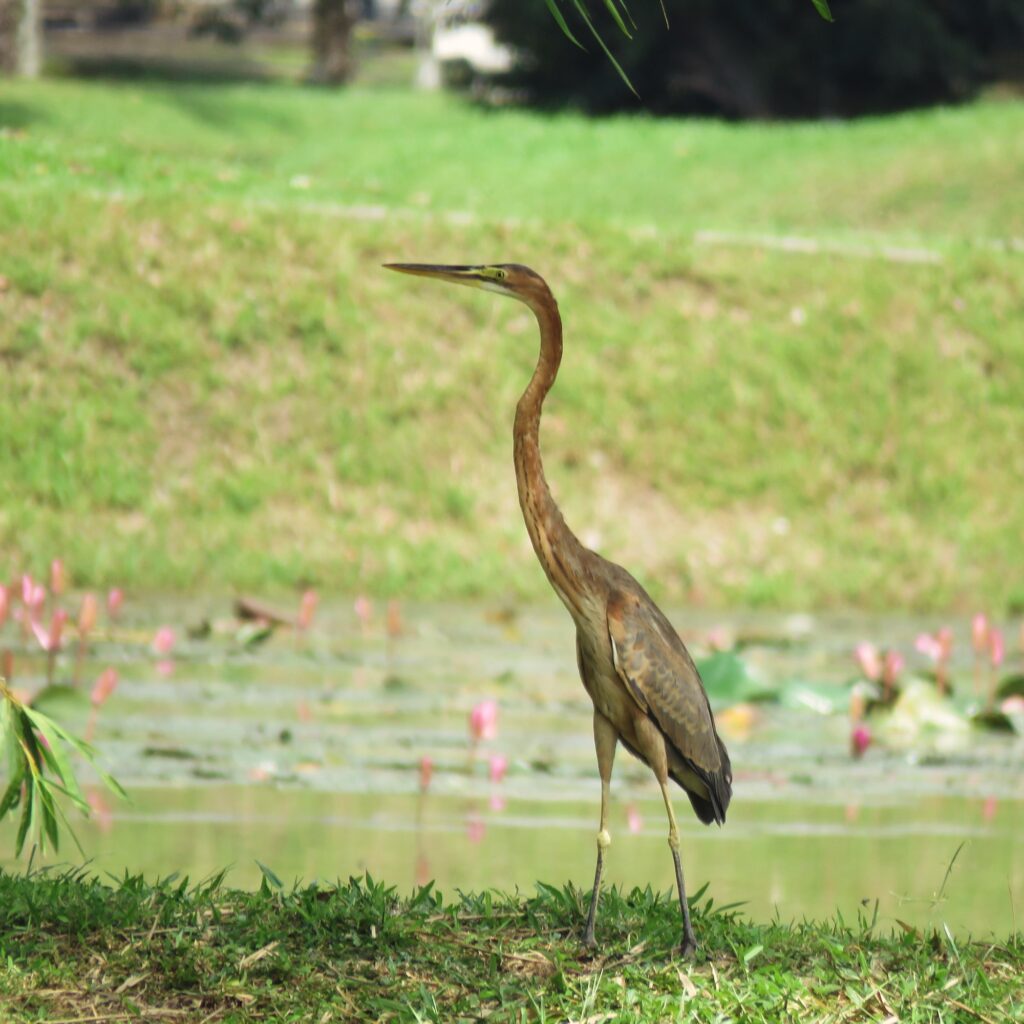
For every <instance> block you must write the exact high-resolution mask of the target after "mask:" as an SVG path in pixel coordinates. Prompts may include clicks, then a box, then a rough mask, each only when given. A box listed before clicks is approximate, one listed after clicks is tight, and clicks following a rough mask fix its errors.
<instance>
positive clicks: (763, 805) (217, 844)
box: [0, 608, 1024, 935]
mask: <svg viewBox="0 0 1024 1024" xmlns="http://www.w3.org/2000/svg"><path fill="white" fill-rule="evenodd" d="M345 612H346V609H336V610H335V616H336V618H335V619H334V620H332V619H331V616H330V615H329V614H328V616H327V617H326V621H325V619H324V618H323V617H321V619H320V620H319V622H318V628H317V630H315V631H314V633H313V635H312V636H311V637H310V638H309V639H308V641H306V644H305V646H296V644H295V643H294V642H293V641H292V640H291V639H290V638H281V639H279V640H275V641H273V642H272V643H271V644H270V645H269V646H267V647H265V648H263V649H260V650H258V651H256V652H247V651H245V650H243V649H242V648H240V647H237V646H232V645H231V644H230V643H229V642H225V641H217V640H204V641H202V642H199V641H193V642H191V643H186V644H181V645H179V647H178V648H177V649H176V651H175V654H176V659H175V662H174V665H173V670H172V671H171V672H170V673H169V674H168V673H167V670H166V666H165V667H164V669H163V670H162V671H157V669H156V667H155V666H154V665H152V664H151V663H150V660H149V659H148V658H147V659H146V660H139V654H138V651H137V649H136V650H132V649H129V648H128V647H126V646H125V645H120V646H118V645H114V644H108V645H107V646H106V648H104V645H103V644H102V643H97V644H96V647H95V649H94V651H93V654H92V656H93V659H94V662H95V665H96V668H95V672H98V671H99V668H100V667H102V665H104V664H107V663H110V662H111V661H113V662H116V663H117V667H118V671H119V674H120V680H121V682H120V685H119V688H118V690H117V692H116V695H115V696H114V697H113V698H112V699H111V700H110V702H109V704H108V705H107V706H106V707H105V708H104V709H103V713H102V715H101V717H100V721H99V723H98V726H97V733H96V743H97V745H98V746H99V747H100V749H101V750H102V751H103V753H104V757H105V760H106V763H107V765H108V766H109V767H110V768H111V769H112V770H113V771H114V773H115V774H116V775H117V776H118V777H119V778H120V779H121V781H122V782H123V783H124V784H125V785H126V786H127V788H128V789H129V790H130V791H131V794H132V797H133V802H132V803H131V804H130V805H124V804H120V803H117V802H116V801H115V800H114V798H113V797H111V796H109V795H106V794H103V793H101V792H99V791H96V790H93V791H92V792H91V799H92V802H93V803H94V808H95V811H96V814H95V816H94V819H93V821H91V822H90V823H88V824H85V825H82V826H81V827H79V828H78V832H79V836H80V838H81V841H82V844H83V846H84V848H85V850H86V853H87V855H88V857H89V858H90V859H91V861H92V863H93V866H94V867H95V868H96V870H98V871H109V872H111V873H112V874H115V875H116V874H121V873H122V872H123V871H124V870H128V871H131V872H140V871H141V872H144V873H146V874H147V875H150V876H152V875H157V874H161V875H166V874H170V873H171V872H181V873H188V874H189V875H191V876H192V877H193V878H194V879H197V878H199V877H201V876H204V875H207V874H211V873H213V872H215V871H217V870H219V869H221V868H223V867H225V866H227V865H231V866H232V870H231V872H230V874H229V882H230V883H231V884H235V885H242V886H248V885H255V884H258V882H259V879H260V875H259V870H258V868H257V866H256V861H257V860H259V861H261V862H263V863H264V864H267V865H268V866H269V867H271V868H272V869H273V870H274V871H275V873H276V874H278V875H279V876H280V877H282V878H285V879H289V880H290V879H302V880H304V881H311V880H313V879H319V880H321V881H331V880H333V879H335V878H338V877H341V878H344V877H347V876H348V875H350V874H353V873H360V872H362V871H365V870H368V871H370V872H371V873H372V874H373V875H374V876H376V877H380V878H383V879H385V880H387V881H389V882H393V883H395V884H397V885H399V887H400V888H402V889H405V890H408V889H410V888H411V887H412V886H413V885H414V884H417V883H423V882H425V881H426V880H428V879H431V878H433V879H436V880H437V883H438V885H439V887H440V888H441V889H442V890H443V891H445V892H448V893H451V892H453V891H454V890H455V889H460V888H461V889H479V888H488V887H497V888H502V889H507V888H512V887H515V886H518V887H520V888H521V889H523V890H525V891H532V886H533V882H534V881H535V880H536V879H542V880H544V881H550V882H555V883H560V882H561V881H563V880H565V879H571V880H573V881H574V882H575V883H576V884H577V885H579V886H581V887H586V886H587V885H588V884H589V881H590V879H592V877H593V874H592V873H593V856H594V832H595V830H596V819H597V812H598V792H599V787H598V783H597V775H596V768H595V764H594V754H593V745H592V739H591V735H590V713H589V704H588V701H587V698H586V696H585V694H584V693H583V691H582V688H581V686H580V684H579V682H578V680H577V678H576V675H575V661H574V657H573V646H572V632H571V624H570V623H569V622H568V620H566V619H565V618H564V616H563V615H562V614H560V610H559V609H553V610H552V611H551V612H550V613H543V614H542V613H538V612H528V613H522V614H518V615H509V614H502V615H492V616H490V617H485V616H484V615H483V614H481V612H479V611H476V610H469V609H444V608H440V609H439V608H427V609H411V608H406V609H403V615H402V623H403V630H404V633H403V635H401V636H399V637H395V636H393V635H391V636H389V635H388V633H387V631H386V630H384V629H383V628H381V630H380V632H379V634H378V633H377V632H375V631H374V629H373V625H372V622H369V623H368V622H366V621H362V620H363V618H364V617H363V616H360V622H359V623H358V625H355V626H353V625H352V624H351V623H346V620H345ZM347 612H348V615H349V617H350V618H351V609H350V608H349V609H347ZM161 614H162V615H163V616H164V619H165V620H168V619H169V620H170V621H175V622H184V621H188V615H187V614H185V613H182V612H181V611H180V610H176V609H171V610H169V611H163V612H162V613H161ZM174 615H176V616H177V618H169V617H170V616H174ZM675 618H676V621H677V622H680V623H683V622H687V621H690V622H692V621H693V619H692V617H690V616H686V615H677V616H675ZM147 621H149V622H152V621H154V615H153V614H152V613H151V614H150V615H148V616H147ZM717 621H718V620H717V619H716V620H711V619H709V618H707V617H705V618H704V620H703V621H701V622H699V623H697V626H698V628H700V629H706V628H708V627H709V626H711V625H713V624H714V623H715V622H717ZM730 626H731V628H732V629H734V630H737V629H739V630H742V629H745V628H748V629H753V630H754V631H755V632H756V633H757V634H758V636H760V637H762V638H763V642H761V643H759V644H755V645H753V646H752V647H750V648H748V651H747V656H748V657H749V659H750V660H751V662H752V663H753V664H754V665H755V666H756V668H757V670H758V671H760V672H762V673H763V674H766V675H769V676H772V677H775V678H786V679H802V680H811V681H813V682H815V683H816V684H818V685H819V686H820V685H821V684H832V685H834V686H836V687H837V690H838V688H839V687H840V686H841V685H842V684H843V683H844V682H845V681H846V680H847V679H848V678H849V676H850V661H849V651H850V648H851V647H852V645H853V643H854V642H855V641H856V640H858V639H861V638H862V637H863V636H864V635H873V636H875V637H876V638H878V637H880V638H881V639H882V640H883V641H884V642H885V643H887V644H891V645H897V644H899V643H901V642H903V643H906V644H907V646H908V647H909V644H910V639H909V638H911V637H912V635H913V633H914V630H915V624H913V623H903V624H901V623H895V624H894V623H891V622H885V623H879V622H874V623H869V622H866V621H864V620H846V621H838V620H837V621H834V622H831V623H828V624H827V627H822V625H821V624H820V623H814V622H811V621H808V620H802V619H798V620H785V619H782V618H774V619H767V618H766V619H759V620H753V622H752V623H751V622H746V623H744V622H733V623H731V624H730ZM869 631H870V632H869ZM393 632H396V631H393ZM965 646H966V645H965ZM95 672H94V673H93V674H95ZM963 679H964V683H965V685H967V686H970V685H971V680H970V675H969V673H965V674H963ZM17 683H18V685H22V686H24V685H26V680H25V678H24V676H23V677H22V678H19V679H18V680H17ZM484 698H493V699H494V700H496V701H497V702H498V706H499V708H500V717H499V722H498V732H497V735H496V736H494V737H493V738H487V739H482V740H481V741H480V742H479V744H478V745H476V746H475V747H474V748H471V746H470V743H469V737H468V733H467V720H468V717H469V713H470V709H471V708H472V707H473V705H474V704H476V703H477V702H479V701H480V700H482V699H484ZM712 698H713V700H714V694H712ZM62 713H63V715H64V717H65V718H66V719H70V720H71V721H70V724H72V726H75V727H77V726H78V725H84V722H85V717H86V715H87V710H86V709H85V707H84V706H83V707H80V708H75V707H74V706H71V707H69V708H65V709H63V712H62ZM76 716H77V718H78V719H79V721H78V722H76V721H75V719H76ZM720 717H721V718H722V720H723V725H724V727H725V728H727V729H728V730H729V731H730V733H731V735H730V737H729V743H730V748H731V750H732V754H733V762H734V766H735V769H736V787H735V797H734V801H733V804H732V806H731V807H730V811H729V821H728V823H727V825H726V826H725V827H724V828H723V829H717V828H712V829H706V828H704V827H702V826H701V825H700V824H699V823H697V822H696V821H695V820H694V819H693V818H692V817H691V816H690V813H689V808H688V806H687V804H686V800H685V797H683V795H682V793H680V794H679V796H678V800H677V808H678V810H679V812H680V819H681V821H680V823H681V827H682V830H683V834H682V840H683V853H684V863H685V866H686V871H687V877H688V878H689V879H690V880H691V885H692V887H693V889H696V887H697V886H698V885H700V884H702V883H703V882H704V881H705V880H707V881H710V883H711V885H710V889H709V893H710V894H711V895H712V896H713V897H714V899H715V902H716V903H719V904H721V903H731V902H738V901H742V902H744V903H745V904H746V908H745V909H746V912H748V913H750V914H751V915H752V916H754V917H757V918H760V919H766V918H768V917H771V916H776V915H777V916H778V917H779V918H781V919H782V920H791V919H794V918H797V919H798V918H801V917H804V916H807V917H823V916H828V915H831V914H833V913H835V912H836V911H837V910H838V911H839V912H841V913H842V914H843V916H844V917H845V918H847V919H848V920H850V919H853V918H854V917H855V916H856V914H857V912H858V910H859V909H861V908H862V906H863V904H862V901H868V902H869V903H870V909H869V910H868V913H870V912H872V911H873V907H874V901H875V900H876V899H877V900H878V902H879V914H880V919H881V920H882V922H883V923H885V924H888V925H890V926H894V925H895V921H896V919H900V920H903V921H907V922H910V923H914V924H918V925H932V924H935V925H937V924H940V923H943V922H945V923H948V924H950V926H951V927H954V928H957V929H959V930H961V931H968V930H969V931H972V932H973V933H975V934H977V935H988V934H991V933H995V934H997V935H999V934H1004V933H1006V932H1008V931H1009V930H1010V929H1012V928H1014V927H1018V926H1019V922H1018V921H1017V919H1016V915H1017V914H1018V912H1019V913H1020V916H1021V917H1022V918H1024V777H1022V773H1021V767H1022V765H1024V754H1022V748H1021V743H1020V741H1018V740H1016V739H1014V738H1013V737H1008V736H992V737H982V738H979V737H973V736H972V737H970V739H969V741H968V742H959V743H958V744H956V745H954V746H953V747H951V748H949V749H945V748H944V747H943V745H942V743H941V742H936V743H933V744H928V743H926V744H923V745H922V746H921V747H919V748H917V749H914V750H910V751H907V750H886V749H884V748H883V747H873V748H872V749H871V750H869V752H868V753H867V755H866V756H865V757H864V758H863V759H862V760H860V761H857V762H855V763H854V762H851V761H850V758H849V752H848V733H849V727H848V723H847V722H846V720H845V718H844V716H843V715H842V714H838V715H837V714H832V715H825V714H818V713H816V712H814V711H813V710H809V709H808V708H806V707H793V708H787V707H785V706H773V707H768V706H757V707H753V708H751V707H750V706H745V708H744V710H743V711H742V713H739V714H726V715H722V716H720ZM425 758H427V759H429V762H430V765H431V770H430V771H429V772H428V773H427V778H426V780H425V781H426V785H427V787H428V790H427V793H426V795H425V796H424V795H423V794H422V793H421V792H420V787H421V785H423V784H424V768H423V761H424V759H425ZM501 758H505V759H506V762H502V760H501ZM613 793H614V796H615V800H616V803H615V807H614V817H613V822H612V826H613V827H612V836H613V846H612V848H611V851H610V854H609V857H608V859H607V871H606V878H607V880H608V882H609V883H617V884H621V885H625V886H633V885H646V884H648V883H650V884H651V885H653V886H655V887H657V888H661V889H667V888H669V886H670V884H671V881H672V864H671V859H670V856H669V852H668V849H667V844H666V842H665V838H666V827H665V824H664V811H663V808H662V806H661V800H660V796H659V794H658V791H657V787H656V786H655V785H654V783H653V781H652V780H651V778H650V776H649V773H648V772H647V771H646V769H644V768H643V767H642V766H640V765H638V764H637V763H636V762H635V761H633V760H632V759H630V758H629V757H628V755H625V754H620V756H619V760H618V762H617V764H616V774H615V781H614V784H613ZM961 843H964V846H963V849H962V851H961V853H960V855H959V857H958V858H957V860H956V863H955V865H954V867H953V870H952V872H951V873H950V877H949V881H948V882H947V884H946V887H945V891H944V893H943V894H942V899H938V897H939V891H940V889H941V888H942V885H943V879H944V876H945V874H946V870H947V867H948V865H949V863H950V861H951V859H952V858H953V856H954V854H955V853H956V851H957V848H958V847H959V846H960V844H961ZM11 848H12V842H11V827H10V825H5V826H4V827H2V828H0V854H2V855H6V854H8V853H9V851H10V850H11ZM66 852H67V851H65V854H66ZM0 863H2V864H5V865H8V866H10V864H11V862H10V861H9V860H2V859H0Z"/></svg>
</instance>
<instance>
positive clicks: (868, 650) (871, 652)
mask: <svg viewBox="0 0 1024 1024" xmlns="http://www.w3.org/2000/svg"><path fill="white" fill-rule="evenodd" d="M853 656H854V658H856V660H857V665H858V666H859V668H860V670H861V672H862V673H863V674H864V678H865V679H870V680H871V681H872V682H873V683H877V682H878V680H879V679H881V677H882V659H881V658H880V657H879V655H878V648H877V647H875V645H874V644H871V643H867V642H866V641H865V642H864V643H860V644H857V646H856V647H855V648H854V649H853Z"/></svg>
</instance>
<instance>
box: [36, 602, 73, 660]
mask: <svg viewBox="0 0 1024 1024" xmlns="http://www.w3.org/2000/svg"><path fill="white" fill-rule="evenodd" d="M67 617H68V613H67V612H66V611H64V609H63V608H58V609H57V610H56V611H55V612H54V613H53V615H52V616H51V618H50V628H49V629H44V628H43V626H42V624H41V623H40V622H38V621H37V620H36V619H33V620H32V632H33V633H35V635H36V639H37V640H38V641H39V646H40V647H42V649H43V650H44V651H46V652H47V653H48V654H52V653H53V652H54V651H59V650H60V641H61V637H62V635H63V633H64V623H65V622H66V621H67Z"/></svg>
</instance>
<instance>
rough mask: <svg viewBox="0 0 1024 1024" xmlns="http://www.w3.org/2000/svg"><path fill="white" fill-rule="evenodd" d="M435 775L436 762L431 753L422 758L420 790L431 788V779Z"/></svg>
mask: <svg viewBox="0 0 1024 1024" xmlns="http://www.w3.org/2000/svg"><path fill="white" fill-rule="evenodd" d="M433 777H434V762H433V760H432V759H431V757H430V755H429V754H424V755H423V756H422V757H421V758H420V792H421V793H426V791H427V790H428V789H430V780H431V779H432V778H433Z"/></svg>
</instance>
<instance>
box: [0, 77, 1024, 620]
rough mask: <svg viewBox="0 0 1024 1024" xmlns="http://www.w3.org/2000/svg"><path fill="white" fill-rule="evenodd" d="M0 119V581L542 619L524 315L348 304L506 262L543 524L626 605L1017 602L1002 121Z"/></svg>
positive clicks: (521, 340)
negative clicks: (542, 323)
mask: <svg viewBox="0 0 1024 1024" xmlns="http://www.w3.org/2000/svg"><path fill="white" fill-rule="evenodd" d="M0 126H6V130H4V131H3V132H2V133H0V168H2V174H0V370H2V372H0V402H2V403H3V405H4V408H6V409H8V410H12V415H10V416H5V417H4V420H3V427H2V442H3V443H2V444H0V477H2V478H3V479H4V480H7V481H10V482H12V486H11V487H10V488H9V489H8V494H7V495H6V497H5V501H4V503H3V507H2V508H0V551H2V552H3V554H2V555H0V578H6V576H7V575H8V574H9V573H10V572H13V571H16V570H19V569H22V568H27V569H32V570H35V571H37V572H39V571H42V568H43V566H45V565H46V564H47V563H48V560H49V559H50V558H51V557H53V556H55V555H62V556H63V557H64V558H65V561H66V562H67V563H68V565H69V566H70V567H71V569H72V572H73V573H74V575H75V578H76V581H77V582H78V583H81V584H87V585H92V584H102V583H115V582H116V583H120V584H128V585H135V586H146V587H150V588H154V587H170V588H191V587H202V586H211V585H213V586H217V587H223V586H224V585H233V586H238V587H265V588H283V587H291V586H295V585H299V584H303V583H309V582H312V583H317V584H320V585H323V586H326V587H331V588H333V589H347V590H357V589H359V590H370V591H371V592H379V593H390V594H403V595H414V596H418V597H423V598H438V597H452V596H465V595H469V594H480V593H489V594H495V593H507V592H512V593H516V594H519V595H525V596H534V595H536V594H538V593H540V592H541V591H542V590H543V588H544V580H543V576H542V574H541V573H540V572H539V571H538V570H537V568H536V566H535V565H534V564H533V561H532V555H531V553H530V552H529V549H528V545H527V543H526V540H525V532H524V530H523V528H522V525H521V523H520V521H519V514H518V508H517V506H516V501H515V493H514V482H513V475H512V471H511V465H510V449H511V445H510V441H509V437H508V435H509V431H510V421H511V415H512V409H513V407H514V403H515V400H516V397H517V394H518V392H519V390H520V389H521V388H522V386H523V383H524V382H525V379H526V377H527V376H528V374H529V372H530V369H531V367H532V362H533V359H534V356H535V346H536V341H535V329H534V326H533V324H532V322H531V320H530V318H529V316H528V315H526V314H525V312H524V311H523V310H521V308H520V307H516V306H514V305H513V304H511V303H508V302H502V301H500V300H498V299H497V298H495V297H493V296H486V295H479V296H472V295H471V294H470V293H468V292H465V291H457V292H453V291H452V290H451V289H448V290H446V289H444V288H442V287H440V286H438V285H433V286H431V285H428V284H425V283H423V282H411V281H408V280H400V279H397V278H391V277H389V276H387V275H384V274H383V273H381V272H380V271H379V270H378V264H379V263H380V262H381V261H382V260H385V259H389V258H406V259H415V258H423V259H442V260H450V261H452V262H467V261H478V260H519V261H522V262H527V263H530V264H533V265H534V266H536V267H537V268H538V269H540V270H541V271H542V272H543V273H545V275H546V276H547V277H548V278H549V279H550V280H551V282H552V284H553V286H554V287H555V290H556V293H557V294H558V296H559V299H560V302H561V306H562V310H563V314H564V316H565V318H566V323H567V348H566V358H565V363H564V369H563V373H562V376H561V378H560V380H559V383H558V387H557V390H556V391H555V393H554V394H553V396H552V398H551V400H550V402H549V410H550V411H549V414H548V415H547V416H546V418H545V438H544V442H545V446H546V450H547V452H548V453H549V454H548V459H547V467H548V471H549V474H550V475H551V477H552V478H553V480H554V485H555V489H556V492H557V494H558V495H559V497H560V499H561V500H562V502H563V504H564V506H565V509H566V513H567V518H568V519H569V521H570V523H572V524H573V525H574V526H575V527H576V528H577V530H578V531H579V532H580V533H581V534H582V535H583V536H584V538H585V539H586V540H588V541H590V542H591V543H592V544H595V545H597V546H598V547H599V548H601V549H602V550H603V551H604V553H606V554H608V555H609V556H611V557H614V558H616V559H617V560H621V561H623V562H625V563H627V564H628V565H630V567H631V568H633V569H634V571H635V572H636V573H637V574H638V575H639V576H640V577H641V579H642V580H644V581H645V582H647V583H649V584H650V586H651V588H652V589H653V590H654V591H655V592H656V594H657V596H659V597H667V598H671V599H674V600H687V601H693V602H711V603H719V604H726V603H734V604H735V603H740V604H752V605H760V606H800V605H802V606H808V605H817V606H833V607H836V606H843V605H850V604H857V605H861V606H866V607H873V608H891V607H893V606H904V607H906V606H912V607H916V608H920V609H935V608H948V607H975V606H978V605H982V604H985V605H988V606H990V607H992V608H994V609H1001V610H1005V609H1009V610H1015V609H1018V608H1021V607H1024V582H1022V581H1021V579H1020V578H1019V575H1015V574H1013V573H1011V572H1007V569H1006V567H1007V566H1008V565H1019V564H1020V563H1021V557H1022V555H1024V503H1021V502H1018V501H1014V500H1012V499H1011V497H1010V496H1011V495H1013V494H1014V493H1015V492H1016V489H1017V488H1018V485H1019V481H1020V479H1021V478H1022V477H1024V405H1022V404H1021V402H1020V397H1019V396H1020V394H1021V393H1022V391H1024V275H1022V273H1021V270H1022V267H1024V263H1022V259H1024V257H1022V256H1021V255H1020V254H1019V252H1017V251H1015V249H1014V246H1015V245H1017V244H1018V242H1015V241H1014V239H1017V240H1018V241H1019V238H1020V237H1021V236H1024V207H1022V205H1021V203H1020V202H1019V168H1020V167H1021V166H1022V164H1024V104H1021V103H990V104H979V105H976V106H973V107H969V108H964V109H960V110H950V111H935V112H930V113H921V114H914V115H908V116H904V117H899V118H892V119H888V120H878V121H866V122H861V123H858V124H852V125H835V124H830V125H805V126H785V125H778V126H764V125H757V126H727V125H721V124H715V123H691V122H655V121H650V120H645V119H628V118H623V119H616V120H612V121H606V122H590V121H586V120H584V119H580V118H576V117H572V116H564V117H557V118H549V117H542V116H535V115H530V114H524V113H515V112H499V113H494V112H490V113H489V112H485V111H480V110H475V109H472V108H470V107H466V106H464V105H462V104H460V103H458V102H457V101H454V100H451V99H448V98H445V97H438V96H417V95H410V94H406V93H402V92H389V91H379V92H374V91H367V90H358V89H353V90H349V91H347V92H344V93H340V94H329V93H325V92H321V91H313V90H302V89H297V88H292V87H287V86H263V87H257V86H231V87H221V88H209V87H196V86H187V85H182V84H174V85H171V86H162V85H160V84H159V83H156V84H146V85H138V86H124V85H107V84H103V83H91V84H89V85H83V84H76V83H67V82H43V83H37V84H20V83H19V84H5V89H4V97H3V99H2V100H0ZM709 230H712V231H716V232H720V233H721V232H725V233H726V236H727V237H724V238H723V236H722V235H721V234H718V235H715V236H708V235H707V234H706V232H707V231H709ZM702 232H705V233H704V234H702ZM766 232H767V233H772V234H773V238H770V239H768V241H767V242H765V241H764V240H761V241H758V240H757V239H756V238H755V237H753V236H754V235H757V234H758V233H766ZM787 233H797V234H800V235H803V236H806V235H813V236H814V237H815V239H817V243H818V244H819V245H821V246H824V251H819V252H818V253H817V254H816V255H813V256H808V255H801V254H799V253H794V252H792V251H786V249H785V248H782V249H779V248H777V245H779V244H783V246H784V245H785V244H786V243H785V241H784V240H783V241H782V242H781V243H780V240H779V237H778V236H779V235H780V234H781V235H785V234H787ZM893 249H895V250H898V251H896V252H892V251H891V250H893ZM15 410H16V412H15Z"/></svg>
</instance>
